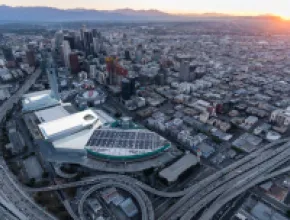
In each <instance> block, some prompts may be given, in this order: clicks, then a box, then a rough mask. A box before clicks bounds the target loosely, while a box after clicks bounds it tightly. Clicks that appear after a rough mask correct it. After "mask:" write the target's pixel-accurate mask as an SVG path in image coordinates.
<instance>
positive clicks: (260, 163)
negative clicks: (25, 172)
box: [0, 70, 290, 220]
mask: <svg viewBox="0 0 290 220" xmlns="http://www.w3.org/2000/svg"><path fill="white" fill-rule="evenodd" d="M40 73H41V72H40V70H36V72H35V73H34V74H33V75H31V76H30V78H29V79H28V80H27V81H26V82H25V84H24V85H23V86H22V87H21V88H20V89H19V90H18V91H17V92H16V93H15V94H14V95H13V96H12V97H11V98H10V99H9V100H7V101H6V102H5V103H4V104H3V105H2V106H1V107H0V121H3V119H5V117H6V114H7V113H8V112H9V111H10V110H11V109H12V108H13V106H14V105H15V104H16V103H18V102H19V100H20V97H21V96H22V95H23V94H24V93H25V92H27V91H28V90H29V88H30V87H31V85H33V84H34V83H35V80H36V79H37V78H38V77H39V75H40ZM289 147H290V138H288V139H284V140H279V141H276V142H273V143H271V144H268V145H266V146H263V147H261V148H260V149H259V150H257V151H255V152H253V153H251V154H249V155H248V156H246V157H244V158H243V159H241V160H239V161H237V162H235V163H233V164H231V165H230V166H228V167H226V168H224V169H222V170H220V171H218V172H216V173H215V174H213V175H211V176H209V177H207V178H205V179H204V180H202V181H200V182H199V183H197V184H194V185H192V186H190V187H189V188H186V189H183V190H181V191H177V192H167V191H160V190H157V189H154V188H152V187H150V186H149V185H146V184H144V183H142V182H140V181H138V180H136V179H134V178H131V177H129V176H125V175H117V174H108V175H100V176H96V177H93V178H87V179H84V180H82V181H77V182H72V183H67V184H60V185H53V186H49V187H43V188H28V187H24V186H20V185H19V183H18V182H17V181H16V180H14V179H13V176H12V175H11V174H10V172H9V170H8V169H7V167H6V166H5V164H4V163H2V165H1V166H0V173H1V177H2V178H1V181H0V185H1V188H2V190H1V193H2V197H4V198H6V199H7V200H8V201H9V202H10V203H11V204H13V205H14V207H17V209H18V210H19V212H18V214H17V215H18V216H19V218H20V219H29V220H33V219H35V220H38V219H39V220H40V219H41V220H42V219H55V218H54V217H53V216H52V215H50V214H49V213H47V212H46V211H45V210H43V209H42V208H41V207H39V206H38V205H37V204H35V203H34V202H33V200H32V199H30V197H29V196H27V195H26V193H25V191H27V192H31V193H33V192H38V191H53V190H59V189H65V188H71V187H80V186H86V185H92V187H91V188H90V189H89V190H88V191H87V192H85V194H84V195H83V196H82V198H81V199H80V202H79V204H78V205H79V206H78V215H79V217H77V215H76V214H75V213H73V210H71V212H70V214H71V216H72V217H73V218H74V219H78V218H80V219H82V220H83V219H85V217H84V215H83V203H84V201H85V200H86V198H88V197H89V195H90V194H91V193H93V192H94V191H96V190H98V189H100V188H102V187H106V186H109V185H110V186H116V187H120V188H123V189H124V190H126V191H128V192H129V193H131V194H132V195H133V196H134V198H135V199H136V201H137V202H138V203H139V206H140V209H141V212H142V220H153V219H154V210H153V208H152V203H151V201H150V200H149V198H148V197H147V195H146V194H145V193H144V191H146V192H148V193H150V194H154V195H157V196H160V197H166V198H179V200H178V201H177V202H176V203H175V204H174V205H173V206H171V207H170V208H168V209H167V210H166V212H165V213H163V215H162V216H160V218H159V220H169V219H172V220H175V219H181V220H188V219H193V218H194V217H195V216H196V215H197V213H199V212H201V211H202V210H203V209H204V208H205V207H207V206H208V205H210V206H209V208H207V209H206V210H205V211H204V212H203V214H202V215H201V217H200V220H209V219H211V218H212V217H213V216H214V214H215V213H216V212H218V210H219V209H221V208H222V206H223V205H225V204H226V203H228V202H229V201H231V200H232V199H233V198H235V197H236V196H238V195H239V194H241V193H243V192H244V191H246V190H248V189H249V188H251V187H253V186H255V185H257V184H259V183H261V182H263V181H265V180H267V179H270V178H273V177H275V176H277V175H280V174H283V173H285V172H288V171H290V167H285V168H282V169H278V168H279V167H280V166H281V165H283V164H284V163H286V162H287V161H288V160H289V159H288V158H289V156H290V149H289ZM3 164H4V165H3ZM276 169H278V170H276ZM68 207H69V205H68Z"/></svg>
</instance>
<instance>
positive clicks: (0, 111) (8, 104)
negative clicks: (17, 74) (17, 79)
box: [0, 69, 41, 122]
mask: <svg viewBox="0 0 290 220" xmlns="http://www.w3.org/2000/svg"><path fill="white" fill-rule="evenodd" d="M40 74H41V70H40V69H37V70H36V71H35V72H34V73H33V74H32V75H30V76H29V78H28V79H27V80H26V81H25V83H24V84H23V85H22V87H21V88H20V89H19V90H18V91H17V92H16V93H15V94H14V95H12V96H11V97H10V98H9V99H8V100H7V101H5V102H4V103H3V104H2V105H1V107H0V122H3V119H5V117H6V115H7V113H8V112H9V111H10V110H11V109H12V108H13V106H14V104H17V103H18V102H19V101H20V99H21V97H22V95H23V94H25V93H26V92H28V91H29V89H30V88H31V86H32V85H33V84H34V83H35V81H36V80H37V78H38V77H39V76H40Z"/></svg>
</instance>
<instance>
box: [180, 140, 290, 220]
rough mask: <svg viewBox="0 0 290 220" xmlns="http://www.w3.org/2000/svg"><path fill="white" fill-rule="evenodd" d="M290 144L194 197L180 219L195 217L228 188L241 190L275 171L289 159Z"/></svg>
mask: <svg viewBox="0 0 290 220" xmlns="http://www.w3.org/2000/svg"><path fill="white" fill-rule="evenodd" d="M289 146H290V143H289V144H285V145H284V147H282V149H281V151H280V152H279V153H278V152H277V151H273V152H272V153H271V154H269V155H267V157H264V156H263V157H262V158H263V162H257V161H254V162H253V164H254V165H255V166H254V167H252V169H249V170H248V169H247V171H244V170H243V171H242V173H241V175H238V176H237V177H235V178H233V179H231V180H230V181H228V182H226V183H223V184H221V185H219V186H218V187H215V188H213V190H212V191H210V192H207V193H204V195H203V196H202V197H199V199H198V198H197V197H195V198H192V199H191V200H190V201H189V202H188V205H192V206H191V207H190V208H189V209H187V210H185V212H184V213H183V214H182V217H181V218H180V219H181V220H185V219H191V218H193V217H194V216H195V215H196V214H197V213H198V212H199V211H200V210H202V209H203V208H204V207H205V206H206V205H207V204H209V203H211V202H212V201H214V200H215V199H216V198H217V197H218V196H219V195H221V194H225V193H226V192H227V190H229V189H232V188H235V189H236V190H240V188H243V186H244V185H245V184H247V183H249V182H252V181H254V180H255V179H256V178H257V177H259V176H260V175H262V174H264V173H269V172H271V171H273V169H275V168H277V166H280V165H281V164H280V162H281V160H284V159H288V158H287V157H289V156H290V150H289V149H288V148H289ZM276 153H278V154H276ZM209 210H210V211H209V212H211V211H212V210H214V209H211V208H209ZM205 219H207V220H208V219H210V218H207V217H206V218H205Z"/></svg>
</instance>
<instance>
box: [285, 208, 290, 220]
mask: <svg viewBox="0 0 290 220" xmlns="http://www.w3.org/2000/svg"><path fill="white" fill-rule="evenodd" d="M286 216H287V217H288V218H289V219H290V209H289V210H287V212H286Z"/></svg>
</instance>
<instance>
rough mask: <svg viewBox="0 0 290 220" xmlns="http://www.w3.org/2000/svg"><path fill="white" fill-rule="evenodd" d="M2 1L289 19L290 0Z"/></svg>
mask: <svg viewBox="0 0 290 220" xmlns="http://www.w3.org/2000/svg"><path fill="white" fill-rule="evenodd" d="M0 4H6V5H10V6H50V7H57V8H64V9H68V8H87V9H98V10H113V9H120V8H132V9H158V10H162V11H165V12H170V13H203V12H219V13H230V14H239V15H257V14H275V15H279V16H282V17H284V18H288V19H290V0H202V1H201V0H47V1H39V0H0Z"/></svg>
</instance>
